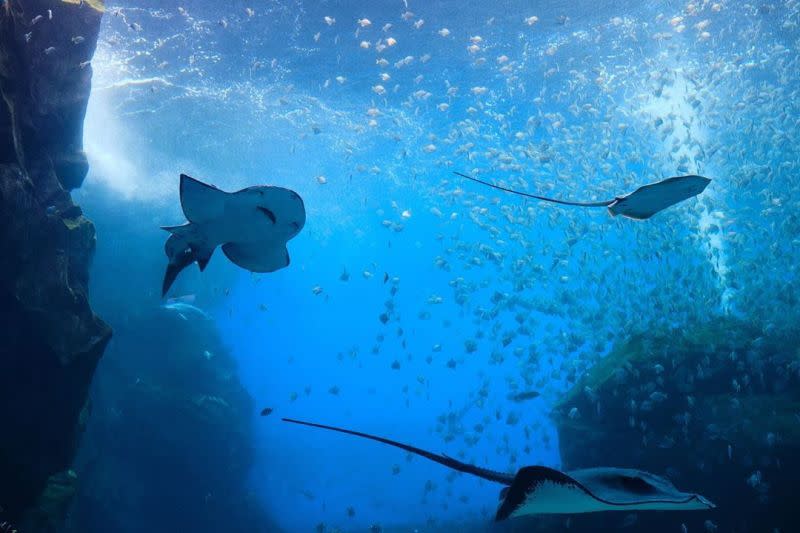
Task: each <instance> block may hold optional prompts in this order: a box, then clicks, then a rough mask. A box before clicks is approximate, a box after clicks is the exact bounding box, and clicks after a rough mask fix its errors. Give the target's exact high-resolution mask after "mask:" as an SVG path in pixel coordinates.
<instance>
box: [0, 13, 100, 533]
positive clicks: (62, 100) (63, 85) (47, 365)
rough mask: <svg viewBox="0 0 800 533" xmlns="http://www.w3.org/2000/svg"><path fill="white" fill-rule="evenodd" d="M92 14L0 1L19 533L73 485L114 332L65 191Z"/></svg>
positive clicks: (9, 444)
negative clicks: (92, 295)
mask: <svg viewBox="0 0 800 533" xmlns="http://www.w3.org/2000/svg"><path fill="white" fill-rule="evenodd" d="M98 7H100V6H98V5H97V3H93V4H89V3H83V2H79V1H78V0H74V1H73V0H63V1H61V0H25V1H24V2H23V1H21V0H7V1H6V2H5V3H4V4H2V5H0V93H1V94H2V100H0V324H2V327H1V328H0V430H1V431H2V438H0V506H2V507H3V508H4V509H5V514H4V516H5V517H6V518H7V519H9V520H11V521H14V522H17V523H19V522H28V523H29V527H28V528H27V531H35V530H37V529H42V528H45V527H46V526H41V527H40V525H39V524H40V522H41V520H38V521H35V522H36V523H35V524H34V523H33V522H32V520H33V519H32V518H31V517H32V516H33V515H37V516H39V517H41V513H42V509H37V507H36V505H37V502H41V501H42V497H43V496H47V495H48V494H50V495H52V494H55V493H56V492H57V493H58V494H61V495H62V497H68V496H69V494H70V491H64V490H59V488H58V487H62V486H64V483H65V480H69V479H70V473H69V471H68V470H67V469H68V467H69V465H70V464H71V462H72V460H73V458H74V454H75V450H76V446H77V441H78V437H79V435H80V432H81V423H80V422H81V418H82V417H81V413H82V411H83V410H84V408H85V404H86V399H87V392H88V387H89V383H90V381H91V379H92V375H93V373H94V370H95V366H96V365H97V362H98V360H99V358H100V356H101V355H102V353H103V350H104V348H105V346H106V344H107V342H108V340H109V338H110V336H111V330H110V328H109V327H108V326H107V325H106V324H105V323H104V322H103V321H102V320H100V319H99V318H98V317H97V316H95V315H94V313H93V312H92V309H91V307H90V306H89V301H88V295H87V291H88V272H89V263H90V261H91V258H92V253H93V251H94V246H95V235H94V226H93V225H92V223H91V222H90V221H89V220H87V219H86V218H85V217H84V216H83V214H82V212H81V210H80V208H79V207H78V206H77V205H75V204H74V203H73V202H72V200H71V198H70V194H69V190H70V189H73V188H75V187H77V186H79V185H80V184H81V182H82V181H83V178H84V177H85V175H86V172H87V169H88V164H87V162H86V156H85V155H84V153H83V151H82V136H83V118H84V114H85V110H86V105H87V101H88V97H89V92H90V84H91V75H92V71H91V66H90V65H89V64H88V61H89V60H90V59H91V57H92V54H93V53H94V47H95V44H96V41H97V35H98V32H99V27H100V18H101V15H102V9H98ZM48 501H51V502H52V499H50V500H48ZM65 508H66V506H65V505H63V504H62V505H54V506H53V507H51V508H50V509H51V511H53V512H56V511H55V510H56V509H60V510H62V511H63V509H65ZM59 512H61V511H59ZM57 521H58V517H56V516H49V517H48V518H47V520H44V522H53V523H55V522H57Z"/></svg>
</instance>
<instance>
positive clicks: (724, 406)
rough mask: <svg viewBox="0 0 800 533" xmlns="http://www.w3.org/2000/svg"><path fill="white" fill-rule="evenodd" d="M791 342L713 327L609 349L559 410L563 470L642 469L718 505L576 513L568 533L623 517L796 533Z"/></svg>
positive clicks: (644, 523) (673, 527)
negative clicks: (711, 508)
mask: <svg viewBox="0 0 800 533" xmlns="http://www.w3.org/2000/svg"><path fill="white" fill-rule="evenodd" d="M798 340H800V338H798V336H796V335H795V336H794V337H792V338H787V337H784V336H780V337H778V336H777V335H775V336H772V337H770V336H769V335H766V336H765V334H764V333H763V332H762V331H760V330H759V329H758V328H755V327H754V326H753V325H751V324H749V323H745V322H738V321H734V320H718V321H715V322H712V323H710V324H707V325H703V326H695V327H693V328H692V329H691V330H689V331H674V332H665V333H653V334H648V335H641V336H637V337H634V338H633V339H631V340H630V341H629V342H628V343H626V344H624V345H622V346H619V347H617V348H616V349H615V350H614V351H613V352H612V353H611V354H610V355H609V356H608V357H606V358H605V359H603V360H602V361H601V362H600V363H599V364H597V365H596V366H595V367H594V368H593V369H592V370H590V371H589V372H588V373H587V375H586V376H584V378H583V379H582V381H581V382H580V383H579V384H578V385H577V386H576V387H574V388H573V390H572V391H571V392H570V393H569V394H568V395H567V396H566V398H565V399H564V400H563V402H562V403H561V405H559V406H558V407H557V409H556V412H555V416H556V423H557V425H558V431H559V439H560V444H561V455H562V460H563V462H564V465H565V467H566V468H579V467H586V466H596V465H611V466H630V467H635V468H640V469H642V470H648V471H651V472H654V473H657V474H661V475H666V476H667V477H669V478H670V479H671V480H672V481H673V482H674V483H675V484H676V486H678V487H679V488H680V489H682V490H685V491H692V492H699V493H701V494H703V495H705V496H707V497H708V498H710V499H711V500H712V501H713V502H714V503H716V504H717V506H718V508H719V509H718V510H716V511H708V512H691V513H667V514H662V513H649V514H648V513H641V514H639V515H638V517H636V518H635V521H633V520H634V518H627V517H626V516H625V513H620V514H619V515H617V516H613V515H605V516H596V517H574V518H573V519H572V529H573V530H575V531H599V530H615V529H617V528H619V527H620V525H621V524H622V522H623V521H624V520H625V519H626V518H627V519H628V520H629V521H632V522H631V523H630V525H631V527H630V528H629V529H626V531H649V532H661V531H669V532H674V531H679V530H680V524H681V523H685V524H686V525H687V527H688V530H689V531H704V530H713V525H715V526H717V527H718V528H719V531H729V532H749V531H800V514H798V513H797V511H796V509H795V508H794V506H793V505H791V504H789V503H788V502H789V500H791V499H792V495H793V494H795V492H796V490H797V473H798V472H800V459H798V458H800V352H799V351H798V349H797V346H798ZM706 520H710V521H711V522H713V524H709V525H706V524H705V521H706ZM709 528H710V529H709Z"/></svg>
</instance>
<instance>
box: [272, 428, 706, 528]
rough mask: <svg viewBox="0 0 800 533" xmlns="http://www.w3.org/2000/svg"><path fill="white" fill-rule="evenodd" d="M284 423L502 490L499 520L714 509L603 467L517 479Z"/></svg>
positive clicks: (542, 471)
mask: <svg viewBox="0 0 800 533" xmlns="http://www.w3.org/2000/svg"><path fill="white" fill-rule="evenodd" d="M282 420H283V421H284V422H291V423H293V424H301V425H304V426H311V427H316V428H322V429H328V430H331V431H338V432H340V433H346V434H348V435H355V436H357V437H362V438H365V439H370V440H374V441H378V442H382V443H383V444H388V445H389V446H394V447H396V448H400V449H402V450H405V451H407V452H410V453H413V454H416V455H420V456H422V457H425V458H426V459H429V460H431V461H434V462H436V463H439V464H441V465H444V466H446V467H448V468H452V469H453V470H457V471H459V472H464V473H467V474H471V475H473V476H476V477H479V478H482V479H486V480H489V481H494V482H495V483H500V484H502V485H506V487H505V488H503V490H502V491H501V492H500V506H499V508H498V509H497V514H496V515H495V520H497V521H500V520H505V519H507V518H517V517H520V516H527V515H538V514H576V513H594V512H600V511H693V510H703V509H713V508H714V507H715V505H714V504H713V503H711V502H710V501H708V500H707V499H706V498H704V497H703V496H701V495H699V494H692V493H686V492H681V491H679V490H678V489H676V488H675V486H674V485H673V484H672V483H671V482H670V481H669V480H667V479H665V478H662V477H659V476H656V475H655V474H650V473H649V472H642V471H640V470H632V469H627V468H613V467H601V468H587V469H584V470H574V471H571V472H561V471H559V470H555V469H553V468H548V467H546V466H526V467H524V468H521V469H519V470H518V471H517V473H516V474H506V473H503V472H496V471H494V470H488V469H486V468H481V467H478V466H475V465H471V464H469V463H463V462H461V461H459V460H457V459H453V458H452V457H448V456H446V455H439V454H436V453H432V452H428V451H425V450H422V449H420V448H416V447H414V446H410V445H408V444H403V443H400V442H396V441H393V440H389V439H386V438H383V437H377V436H375V435H369V434H367V433H361V432H358V431H352V430H349V429H343V428H338V427H334V426H326V425H323V424H316V423H314V422H303V421H301V420H294V419H291V418H283V419H282Z"/></svg>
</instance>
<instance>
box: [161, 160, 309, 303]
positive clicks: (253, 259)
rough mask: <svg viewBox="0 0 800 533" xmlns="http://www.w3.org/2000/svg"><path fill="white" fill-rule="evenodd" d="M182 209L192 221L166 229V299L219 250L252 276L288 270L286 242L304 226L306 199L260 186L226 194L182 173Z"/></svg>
mask: <svg viewBox="0 0 800 533" xmlns="http://www.w3.org/2000/svg"><path fill="white" fill-rule="evenodd" d="M180 195H181V207H182V208H183V214H184V215H185V216H186V219H187V220H188V222H187V223H186V224H183V225H181V226H165V227H164V228H163V229H165V230H167V231H168V232H170V233H171V235H170V236H169V239H167V243H166V244H165V245H164V251H165V252H166V254H167V258H168V259H169V263H168V264H167V271H166V273H165V274H164V283H163V285H162V295H164V294H166V293H167V291H168V290H169V288H170V286H171V285H172V283H173V282H174V281H175V278H177V277H178V274H179V273H180V272H181V271H182V270H183V269H184V268H186V267H187V266H189V265H191V264H192V263H195V262H196V263H197V266H199V267H200V271H201V272H202V271H203V270H205V268H206V265H208V261H209V260H210V259H211V254H213V253H214V250H215V249H216V248H217V246H222V252H223V253H224V254H225V256H226V257H227V258H228V259H230V260H231V262H233V263H234V264H236V265H238V266H240V267H242V268H244V269H246V270H249V271H251V272H274V271H276V270H279V269H281V268H284V267H286V266H289V252H288V250H287V249H286V243H287V241H289V240H290V239H292V238H293V237H294V236H295V235H297V234H298V233H300V230H301V229H303V226H304V225H305V223H306V209H305V206H304V204H303V199H302V198H300V196H299V195H298V194H297V193H296V192H294V191H291V190H289V189H284V188H283V187H271V186H256V187H248V188H246V189H242V190H240V191H237V192H225V191H222V190H220V189H217V188H216V187H214V186H212V185H207V184H205V183H203V182H201V181H198V180H196V179H194V178H192V177H189V176H187V175H186V174H181V183H180Z"/></svg>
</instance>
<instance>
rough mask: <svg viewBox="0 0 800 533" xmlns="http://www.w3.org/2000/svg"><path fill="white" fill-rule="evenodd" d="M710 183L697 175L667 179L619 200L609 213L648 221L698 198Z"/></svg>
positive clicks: (644, 186)
mask: <svg viewBox="0 0 800 533" xmlns="http://www.w3.org/2000/svg"><path fill="white" fill-rule="evenodd" d="M709 183H711V180H710V179H708V178H704V177H703V176H695V175H691V176H675V177H672V178H667V179H665V180H662V181H659V182H656V183H651V184H649V185H643V186H642V187H639V188H638V189H636V190H635V191H633V192H632V193H630V194H628V195H627V196H622V197H619V198H617V199H616V200H615V201H614V203H612V204H611V205H609V206H608V211H609V212H610V213H611V214H612V215H613V216H616V215H622V216H624V217H627V218H632V219H634V220H646V219H648V218H650V217H652V216H653V215H655V214H656V213H658V212H659V211H662V210H664V209H666V208H667V207H670V206H673V205H675V204H677V203H679V202H682V201H684V200H688V199H689V198H692V197H693V196H697V195H698V194H700V193H701V192H703V191H704V190H705V188H706V187H707V186H708V184H709Z"/></svg>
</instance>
